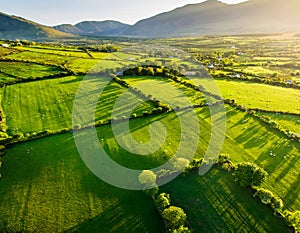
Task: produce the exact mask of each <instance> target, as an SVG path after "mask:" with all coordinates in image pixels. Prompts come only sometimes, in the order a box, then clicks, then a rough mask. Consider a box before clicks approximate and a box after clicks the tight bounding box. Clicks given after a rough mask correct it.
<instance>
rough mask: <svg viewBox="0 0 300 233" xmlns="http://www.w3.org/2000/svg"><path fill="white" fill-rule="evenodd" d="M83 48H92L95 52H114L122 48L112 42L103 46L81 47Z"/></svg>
mask: <svg viewBox="0 0 300 233" xmlns="http://www.w3.org/2000/svg"><path fill="white" fill-rule="evenodd" d="M81 49H83V50H86V49H88V50H90V51H94V52H102V53H114V52H117V51H119V50H120V47H119V46H117V45H112V44H104V45H101V46H97V47H83V48H81Z"/></svg>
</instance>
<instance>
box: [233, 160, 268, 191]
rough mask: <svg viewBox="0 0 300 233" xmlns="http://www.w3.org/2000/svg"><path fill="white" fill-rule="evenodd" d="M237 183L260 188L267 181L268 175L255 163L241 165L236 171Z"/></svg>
mask: <svg viewBox="0 0 300 233" xmlns="http://www.w3.org/2000/svg"><path fill="white" fill-rule="evenodd" d="M235 175H236V181H237V182H239V183H240V185H241V186H243V187H247V186H252V185H254V186H259V185H261V183H262V182H263V181H264V180H265V178H266V176H267V175H268V173H267V172H266V171H265V170H264V169H262V168H260V167H259V166H257V165H256V164H253V163H239V164H238V165H237V168H236V171H235Z"/></svg>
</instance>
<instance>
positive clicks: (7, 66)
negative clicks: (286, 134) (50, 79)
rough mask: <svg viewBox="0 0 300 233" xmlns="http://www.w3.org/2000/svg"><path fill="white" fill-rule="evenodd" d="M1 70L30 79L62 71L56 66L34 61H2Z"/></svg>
mask: <svg viewBox="0 0 300 233" xmlns="http://www.w3.org/2000/svg"><path fill="white" fill-rule="evenodd" d="M0 72H2V73H4V74H6V75H9V76H12V77H17V78H22V79H28V78H40V77H44V76H50V75H55V74H59V73H60V72H62V70H61V69H59V68H57V67H55V66H52V67H51V66H42V65H38V64H34V63H23V62H4V61H1V62H0ZM2 80H3V79H2ZM3 81H5V80H3Z"/></svg>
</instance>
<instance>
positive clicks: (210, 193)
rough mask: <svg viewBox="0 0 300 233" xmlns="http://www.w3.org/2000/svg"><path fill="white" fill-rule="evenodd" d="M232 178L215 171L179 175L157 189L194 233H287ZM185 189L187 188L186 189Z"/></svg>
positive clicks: (269, 209)
mask: <svg viewBox="0 0 300 233" xmlns="http://www.w3.org/2000/svg"><path fill="white" fill-rule="evenodd" d="M233 180H234V177H232V176H231V175H230V174H228V173H227V172H225V171H222V170H220V169H219V168H214V169H213V170H211V171H210V172H209V173H208V174H206V175H205V176H199V175H198V173H194V172H193V173H191V174H186V175H184V176H183V175H181V176H180V177H179V178H178V179H176V180H174V181H172V182H171V183H169V184H167V185H165V186H163V187H162V188H161V191H162V192H166V193H170V195H171V197H172V200H173V201H172V204H174V205H176V206H180V207H182V208H183V209H184V210H185V212H186V213H187V216H188V219H187V220H188V222H189V223H190V225H191V226H190V227H191V229H193V230H194V232H200V231H201V232H278V233H279V232H280V233H281V232H287V231H288V227H287V226H286V224H285V223H284V221H283V220H282V219H279V218H277V217H275V216H274V215H273V211H272V210H271V208H270V207H267V206H264V205H263V204H262V203H261V201H260V200H259V199H258V198H253V196H252V194H251V192H250V191H249V190H248V189H245V188H242V187H240V186H239V185H238V184H237V183H235V182H234V181H233ZM187 187H188V188H187Z"/></svg>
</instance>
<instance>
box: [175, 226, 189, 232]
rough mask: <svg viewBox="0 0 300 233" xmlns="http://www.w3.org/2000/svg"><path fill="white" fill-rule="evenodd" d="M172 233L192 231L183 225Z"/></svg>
mask: <svg viewBox="0 0 300 233" xmlns="http://www.w3.org/2000/svg"><path fill="white" fill-rule="evenodd" d="M172 233H191V231H190V229H189V228H188V227H185V226H182V225H181V226H180V227H179V228H178V229H175V230H173V231H172Z"/></svg>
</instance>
